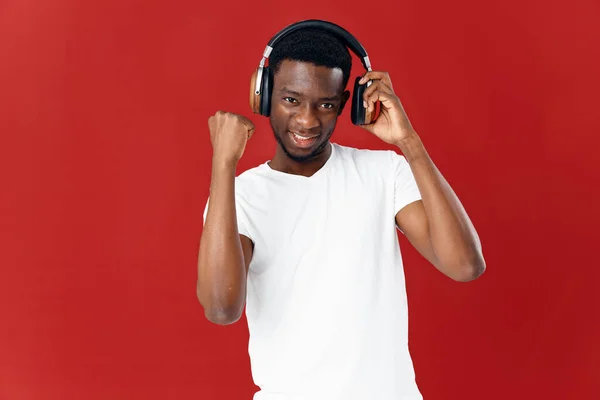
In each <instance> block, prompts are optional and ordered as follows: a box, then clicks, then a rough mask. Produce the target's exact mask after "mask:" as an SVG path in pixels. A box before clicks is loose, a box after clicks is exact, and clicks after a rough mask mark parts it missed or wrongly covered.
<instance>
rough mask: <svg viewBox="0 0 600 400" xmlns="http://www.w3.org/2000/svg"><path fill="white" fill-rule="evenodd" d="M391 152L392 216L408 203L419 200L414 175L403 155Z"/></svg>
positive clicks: (419, 195) (419, 196) (419, 194)
mask: <svg viewBox="0 0 600 400" xmlns="http://www.w3.org/2000/svg"><path fill="white" fill-rule="evenodd" d="M391 153H392V160H393V166H394V216H395V215H396V214H398V211H400V210H401V209H403V208H404V207H405V206H407V205H408V204H410V203H412V202H415V201H417V200H421V193H420V192H419V188H418V186H417V182H416V181H415V177H414V175H413V173H412V170H411V169H410V165H408V161H406V158H405V157H404V156H401V155H399V154H397V153H396V152H393V151H392V152H391Z"/></svg>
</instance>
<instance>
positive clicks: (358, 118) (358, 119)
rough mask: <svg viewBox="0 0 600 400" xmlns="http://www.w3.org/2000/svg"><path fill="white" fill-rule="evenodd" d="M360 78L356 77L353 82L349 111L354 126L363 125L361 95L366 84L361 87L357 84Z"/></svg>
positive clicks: (363, 110) (364, 112)
mask: <svg viewBox="0 0 600 400" xmlns="http://www.w3.org/2000/svg"><path fill="white" fill-rule="evenodd" d="M361 78H362V77H361V76H357V77H356V80H355V81H354V89H353V91H352V109H351V110H350V118H351V119H352V123H353V124H354V125H364V123H365V114H366V111H367V110H366V109H365V107H363V98H362V97H363V93H364V92H365V89H366V88H367V84H366V83H365V84H363V85H361V84H360V83H358V82H359V81H360V79H361Z"/></svg>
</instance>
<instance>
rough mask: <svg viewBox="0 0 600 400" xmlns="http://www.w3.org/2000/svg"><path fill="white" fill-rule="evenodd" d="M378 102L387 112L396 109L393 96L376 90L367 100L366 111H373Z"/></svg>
mask: <svg viewBox="0 0 600 400" xmlns="http://www.w3.org/2000/svg"><path fill="white" fill-rule="evenodd" d="M378 101H379V102H381V105H382V106H383V107H385V108H386V109H388V110H391V109H394V108H396V107H397V104H396V101H397V97H396V96H395V95H393V94H390V93H387V92H384V91H382V90H376V91H374V92H373V93H372V94H371V96H369V98H368V99H367V110H368V111H373V110H375V103H376V102H378Z"/></svg>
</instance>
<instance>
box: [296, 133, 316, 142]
mask: <svg viewBox="0 0 600 400" xmlns="http://www.w3.org/2000/svg"><path fill="white" fill-rule="evenodd" d="M292 134H293V135H294V137H296V139H298V140H309V139H312V138H315V137H317V135H315V136H309V137H304V136H300V135H298V134H296V133H294V132H292Z"/></svg>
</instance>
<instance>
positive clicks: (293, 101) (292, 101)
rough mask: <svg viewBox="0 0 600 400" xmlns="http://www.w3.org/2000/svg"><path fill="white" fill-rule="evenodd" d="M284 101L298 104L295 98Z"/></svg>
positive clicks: (286, 98)
mask: <svg viewBox="0 0 600 400" xmlns="http://www.w3.org/2000/svg"><path fill="white" fill-rule="evenodd" d="M283 100H285V101H287V102H288V103H294V104H295V103H297V102H298V101H297V100H296V99H295V98H293V97H284V98H283Z"/></svg>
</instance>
